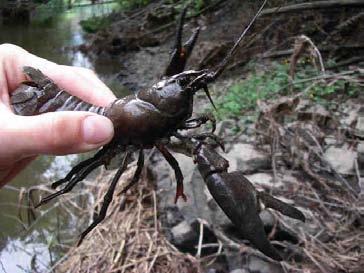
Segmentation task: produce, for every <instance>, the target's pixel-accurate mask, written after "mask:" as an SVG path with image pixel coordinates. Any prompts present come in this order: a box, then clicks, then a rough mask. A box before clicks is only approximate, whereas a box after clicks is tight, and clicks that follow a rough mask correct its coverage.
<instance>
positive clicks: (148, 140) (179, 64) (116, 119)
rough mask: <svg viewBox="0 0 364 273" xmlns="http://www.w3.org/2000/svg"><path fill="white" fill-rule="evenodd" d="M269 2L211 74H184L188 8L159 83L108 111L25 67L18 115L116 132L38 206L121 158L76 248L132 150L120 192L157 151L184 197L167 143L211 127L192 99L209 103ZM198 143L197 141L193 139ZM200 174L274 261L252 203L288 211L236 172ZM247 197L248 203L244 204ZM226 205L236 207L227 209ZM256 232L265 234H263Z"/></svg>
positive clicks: (189, 45)
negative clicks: (77, 115) (89, 119)
mask: <svg viewBox="0 0 364 273" xmlns="http://www.w3.org/2000/svg"><path fill="white" fill-rule="evenodd" d="M266 2H267V1H266V0H265V1H264V3H263V5H262V6H261V7H260V9H259V11H258V12H257V14H256V15H255V16H254V18H253V19H252V21H251V22H250V23H249V25H248V26H247V27H246V28H245V29H244V30H243V31H242V33H241V34H240V36H239V38H238V39H237V41H236V42H235V44H234V46H233V47H232V48H231V49H230V51H229V52H228V53H227V55H226V57H225V58H224V59H223V60H222V61H221V62H220V64H219V65H218V66H217V67H216V68H215V69H205V70H184V69H185V66H186V62H187V60H188V58H189V56H190V55H191V52H192V50H193V48H194V46H195V43H196V40H197V37H198V35H199V28H196V30H195V31H194V32H193V33H192V35H191V37H190V39H188V40H187V42H185V43H184V44H182V32H183V25H184V18H185V15H186V10H187V9H186V8H185V9H184V10H183V12H182V15H181V17H180V21H179V24H178V27H177V35H176V42H175V45H174V50H173V52H172V56H171V60H170V62H169V64H168V65H167V68H166V70H165V72H164V75H163V76H162V78H161V79H160V80H159V81H157V82H156V83H154V84H153V85H152V86H151V87H150V88H148V89H145V90H140V91H138V92H137V93H135V94H132V95H129V96H126V97H124V98H121V99H117V100H115V101H114V102H113V103H112V104H111V105H109V106H108V107H97V106H94V105H92V104H89V103H87V102H84V101H82V100H81V99H80V98H77V97H75V96H72V95H70V94H69V93H68V92H67V91H66V90H63V89H61V88H59V87H58V86H57V85H56V84H55V83H54V82H53V81H52V80H51V79H49V78H48V77H47V76H45V75H44V74H43V73H42V72H41V71H39V70H37V69H35V68H32V67H25V68H24V73H25V74H26V75H27V76H28V81H27V82H24V84H23V85H22V86H20V87H19V88H18V89H17V90H16V91H15V92H13V93H12V95H11V98H10V100H11V104H12V106H13V110H14V112H15V113H16V114H19V115H38V114H42V113H45V112H52V111H91V112H94V113H97V114H100V115H104V116H106V117H107V118H109V119H110V120H111V121H112V123H113V126H114V132H115V134H114V138H113V139H112V140H111V142H110V143H108V144H107V145H105V146H104V147H103V148H102V149H101V150H99V151H98V152H97V153H96V154H95V155H94V156H93V157H92V158H89V159H87V160H85V161H82V162H81V163H79V164H78V165H76V166H75V167H73V168H72V169H71V171H70V172H69V173H68V174H67V175H66V177H64V178H63V179H60V180H58V181H56V182H54V183H53V184H52V188H57V187H59V186H61V185H64V184H65V186H64V187H63V188H62V189H61V190H59V191H57V192H55V193H53V194H51V195H49V196H46V197H45V198H43V199H42V200H41V201H40V203H39V205H42V204H45V203H47V202H49V201H50V200H52V199H54V198H55V197H57V196H59V195H62V194H65V193H68V192H70V191H71V190H72V189H73V188H74V187H75V186H76V185H77V184H78V183H79V182H80V181H82V180H83V179H84V178H85V177H86V176H87V175H88V174H89V173H91V171H93V170H94V169H96V168H97V167H99V166H107V165H108V164H109V163H110V160H111V159H112V158H113V157H115V156H116V155H117V154H122V155H123V161H122V164H121V166H120V168H119V169H118V171H117V172H116V175H115V177H114V178H113V179H112V181H111V183H110V187H109V189H108V190H107V192H106V194H105V196H104V200H103V204H102V207H101V209H100V212H99V214H98V215H97V216H96V217H95V218H94V221H93V222H92V224H91V225H90V226H89V227H88V228H87V229H86V230H85V231H84V232H83V233H82V234H81V236H80V240H79V242H78V244H81V242H82V240H83V239H84V237H85V236H86V235H87V234H88V233H89V232H90V231H91V230H92V229H94V228H95V227H96V226H97V225H98V224H99V223H100V222H101V221H102V220H103V219H104V218H105V216H106V212H107V209H108V207H109V205H110V202H111V200H112V197H113V194H114V191H115V188H116V185H117V183H118V180H119V178H120V176H121V175H122V173H123V172H124V171H125V170H126V168H127V167H128V159H129V157H130V156H131V154H132V153H133V152H138V160H137V168H136V171H135V173H134V176H133V178H132V180H131V182H130V183H129V184H128V185H127V186H126V187H125V188H124V190H123V191H122V193H125V192H126V191H127V190H128V189H129V188H130V187H131V186H133V185H134V184H135V183H137V182H138V180H139V178H140V175H141V172H142V169H143V166H144V149H150V148H153V147H156V148H157V149H158V150H159V151H160V153H161V154H162V155H163V157H164V158H165V159H166V160H167V162H168V163H169V165H170V166H171V167H172V168H173V170H174V172H175V176H176V181H177V190H176V197H175V201H176V202H177V200H178V198H179V197H182V198H183V199H186V196H185V195H184V191H183V175H182V172H181V170H180V167H179V165H178V162H177V160H176V159H175V158H174V157H173V155H172V154H171V153H170V152H169V151H168V149H167V145H168V143H169V140H170V138H171V137H172V136H174V137H177V138H179V139H181V141H184V140H186V138H184V137H183V135H181V134H180V133H179V131H180V130H189V129H193V128H197V127H200V126H202V125H203V124H205V123H207V122H208V121H211V122H212V123H213V124H214V119H213V118H211V117H210V116H207V115H202V116H198V117H194V118H192V114H193V100H194V95H195V94H196V92H198V91H200V90H201V91H203V92H205V94H206V96H207V98H208V99H209V100H210V102H211V103H212V104H213V102H212V99H211V97H210V93H209V90H208V88H207V85H208V84H209V83H212V82H214V81H216V79H217V78H218V77H219V76H220V75H221V74H222V73H223V71H224V70H225V68H226V67H227V65H228V64H229V62H230V61H231V59H232V57H233V56H234V55H235V53H236V50H237V48H238V46H239V44H240V42H241V41H242V39H243V37H244V36H245V34H246V32H247V31H248V30H249V28H250V27H251V26H252V24H253V22H254V21H255V20H256V18H257V17H258V16H259V15H260V13H261V11H262V9H263V7H264V5H265V3H266ZM213 127H214V126H213ZM203 136H209V137H211V138H214V135H213V133H204V134H203ZM198 138H199V137H198V136H196V135H195V139H198ZM198 162H200V163H199V165H201V164H202V163H201V162H202V161H199V160H198ZM207 163H208V161H207ZM208 164H210V165H209V166H210V167H216V166H217V165H216V164H215V162H212V161H211V162H210V163H208ZM201 172H202V173H204V174H205V175H204V176H205V177H206V181H207V184H208V187H209V189H210V190H211V191H212V192H214V194H213V195H214V197H215V198H216V199H217V201H218V203H219V204H220V206H221V207H222V208H223V209H224V211H225V213H227V214H228V216H229V217H230V219H232V221H233V222H234V223H236V224H237V225H239V224H240V222H241V223H244V224H246V225H247V226H245V225H244V226H242V225H240V226H241V231H242V232H243V233H244V234H246V236H247V238H250V240H251V241H252V243H253V244H255V245H256V246H257V247H258V248H259V249H261V250H262V251H263V252H264V251H265V253H267V255H269V256H271V257H274V258H278V256H277V255H275V254H274V253H275V252H274V249H273V248H272V247H271V246H270V244H269V243H268V242H267V240H266V238H265V237H264V236H262V238H263V239H262V238H256V237H257V236H258V237H259V236H260V235H258V234H257V233H254V232H252V231H251V230H252V229H255V228H256V229H257V230H259V229H260V230H261V225H260V222H259V219H258V217H257V210H258V209H257V208H258V205H257V200H263V201H265V203H266V204H267V205H270V206H272V207H273V208H276V209H280V208H286V207H285V206H279V204H280V203H279V202H278V201H277V200H275V199H272V198H269V197H266V196H265V195H263V194H260V193H257V192H255V191H254V188H252V187H251V186H250V184H249V183H248V182H244V181H245V180H244V178H243V177H242V176H241V175H240V173H239V172H237V173H231V174H229V173H227V172H226V171H223V172H219V173H212V174H210V173H209V171H207V172H205V170H203V169H202V170H201ZM237 181H243V183H245V184H246V186H245V187H242V188H239V187H240V186H239V185H240V184H237V183H238V182H237ZM220 182H221V185H222V186H221V189H222V192H226V193H225V195H224V196H226V197H227V198H230V199H229V200H226V201H224V200H223V199H224V196H223V195H221V193H219V192H216V190H217V189H219V186H218V184H214V183H220ZM239 183H242V182H239ZM233 190H236V192H234V193H233V192H231V191H233ZM245 198H248V199H247V200H248V201H246V200H245ZM240 201H243V202H240ZM239 202H240V203H239ZM39 205H38V206H39ZM231 206H236V207H234V208H232V207H231ZM281 211H282V212H288V213H290V212H291V211H294V210H293V209H292V210H288V209H281ZM289 215H296V214H294V213H293V214H289ZM250 219H252V220H250ZM301 219H302V218H301ZM259 232H260V231H259ZM259 234H263V233H262V232H260V233H259ZM264 238H265V240H264Z"/></svg>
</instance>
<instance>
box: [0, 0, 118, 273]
mask: <svg viewBox="0 0 364 273" xmlns="http://www.w3.org/2000/svg"><path fill="white" fill-rule="evenodd" d="M115 8H116V4H115V3H109V4H102V5H95V6H83V7H78V8H73V9H71V10H69V11H66V12H63V13H62V14H59V15H57V17H56V18H55V19H54V20H52V23H51V24H47V25H44V24H43V25H39V24H37V25H36V26H34V25H29V26H19V25H18V26H9V25H7V26H1V25H0V44H1V43H13V44H16V45H19V46H21V47H23V48H25V49H27V50H28V51H30V52H32V53H34V54H36V55H38V56H41V57H43V58H46V59H49V60H51V61H54V62H57V63H60V64H65V65H74V66H82V67H87V68H91V69H93V70H95V71H96V73H97V74H98V75H99V77H101V79H102V80H103V81H104V82H105V83H106V84H107V85H109V87H110V88H112V90H113V91H114V92H116V93H118V95H119V96H120V95H121V94H122V92H123V89H122V88H121V87H120V84H118V83H117V80H116V73H117V72H118V69H119V67H120V63H119V62H120V61H119V60H111V59H109V60H105V61H103V62H102V63H99V64H98V65H95V64H94V63H93V62H92V61H91V60H90V59H89V58H88V57H87V56H85V55H84V54H82V53H81V52H80V51H77V50H76V51H75V50H74V49H73V48H74V47H75V46H77V45H80V44H82V43H83V42H84V35H85V34H84V33H83V31H82V29H81V27H80V25H79V21H80V20H82V19H86V18H88V17H90V16H93V15H103V14H107V13H110V12H112V11H113V9H115ZM118 89H119V90H118ZM78 160H80V157H79V156H77V155H69V156H64V157H45V156H43V157H39V158H38V159H37V160H35V161H34V162H33V163H32V164H31V165H30V166H29V167H28V168H27V169H26V170H25V171H23V172H22V173H21V174H20V175H19V176H18V177H16V178H15V179H14V180H13V181H12V182H11V183H10V184H9V185H7V186H5V187H4V188H3V189H1V190H0V272H7V273H18V272H34V271H35V269H37V270H39V271H40V272H44V271H47V269H48V268H49V267H50V264H51V263H52V262H54V260H56V259H57V255H58V256H59V255H60V253H61V252H58V253H57V251H49V249H50V248H51V246H52V244H53V242H54V240H55V238H54V230H56V229H57V230H59V229H60V227H61V228H62V227H68V228H65V229H66V230H72V229H71V228H70V227H72V225H75V221H74V216H72V215H69V214H66V213H64V212H62V211H60V210H58V209H53V210H52V209H49V208H45V209H44V208H43V209H41V210H40V211H37V214H38V220H37V221H35V223H33V224H32V225H31V228H29V227H27V223H24V222H25V220H23V219H26V210H25V209H21V206H20V211H19V205H18V203H19V202H18V197H19V192H20V191H21V190H22V189H29V188H30V187H32V186H34V185H39V184H47V183H50V182H51V181H54V180H56V179H59V178H61V177H63V176H64V175H65V174H66V173H67V171H68V170H69V169H70V168H71V166H72V165H74V164H75V162H77V161H78ZM19 215H21V216H23V217H21V219H19ZM69 237H70V238H71V237H72V238H73V239H75V238H74V234H72V236H71V234H69ZM73 239H70V241H69V243H70V244H72V243H73V241H72V240H73Z"/></svg>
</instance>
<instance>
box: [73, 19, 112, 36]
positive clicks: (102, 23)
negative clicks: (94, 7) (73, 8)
mask: <svg viewBox="0 0 364 273" xmlns="http://www.w3.org/2000/svg"><path fill="white" fill-rule="evenodd" d="M111 22H112V21H111V19H110V17H109V16H92V17H90V18H88V19H86V20H82V21H80V25H81V27H82V29H83V30H84V31H85V32H88V33H95V32H97V31H99V30H102V29H105V28H107V27H108V26H110V24H111Z"/></svg>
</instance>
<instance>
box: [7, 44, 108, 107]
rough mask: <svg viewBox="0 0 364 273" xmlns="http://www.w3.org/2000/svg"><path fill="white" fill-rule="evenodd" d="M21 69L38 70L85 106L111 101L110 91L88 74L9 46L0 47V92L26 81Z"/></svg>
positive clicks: (85, 71) (79, 69) (81, 69)
mask: <svg viewBox="0 0 364 273" xmlns="http://www.w3.org/2000/svg"><path fill="white" fill-rule="evenodd" d="M24 66H32V67H34V68H37V69H40V70H41V71H42V72H43V73H44V74H45V75H47V76H48V77H49V78H50V79H52V80H53V81H54V82H55V83H56V84H57V85H58V86H59V87H61V88H63V89H65V90H66V91H67V92H69V93H70V94H72V95H74V96H77V97H79V98H81V99H82V100H85V101H87V102H89V103H92V104H96V105H98V106H107V105H109V104H110V103H111V102H112V101H114V100H115V95H114V94H113V93H112V91H111V90H110V89H109V88H108V87H107V86H106V85H105V84H104V83H103V82H102V81H101V80H100V79H98V78H97V76H96V74H94V73H93V72H91V70H88V69H84V68H77V67H70V66H64V65H58V64H56V63H53V62H50V61H48V60H46V59H43V58H40V57H37V56H35V55H33V54H31V53H29V52H27V51H26V50H24V49H22V48H20V47H18V46H15V45H11V44H3V45H0V68H1V70H0V71H3V73H0V82H1V83H5V84H1V86H2V87H0V88H4V86H6V88H7V90H1V89H0V92H1V91H3V92H2V93H4V92H5V91H6V93H7V92H12V91H14V90H15V89H16V88H17V87H18V86H19V85H20V84H21V83H22V82H23V81H25V80H27V79H26V76H25V75H24V73H23V67H24ZM2 74H3V75H2ZM2 77H3V78H2Z"/></svg>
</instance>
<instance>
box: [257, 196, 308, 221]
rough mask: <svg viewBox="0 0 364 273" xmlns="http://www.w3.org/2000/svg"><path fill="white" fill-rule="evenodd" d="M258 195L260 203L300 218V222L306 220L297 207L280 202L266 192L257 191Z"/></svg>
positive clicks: (289, 215)
mask: <svg viewBox="0 0 364 273" xmlns="http://www.w3.org/2000/svg"><path fill="white" fill-rule="evenodd" d="M258 196H259V199H260V201H262V203H263V204H264V205H265V206H266V207H268V208H271V209H274V210H277V211H279V212H280V213H282V214H284V215H286V216H288V217H291V218H294V219H297V220H300V221H302V222H305V221H306V217H305V215H304V214H303V213H302V212H301V211H300V210H298V209H296V208H295V207H293V206H291V205H289V204H287V203H285V202H282V201H281V200H278V199H277V198H274V197H273V196H271V195H270V194H268V193H266V192H258Z"/></svg>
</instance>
